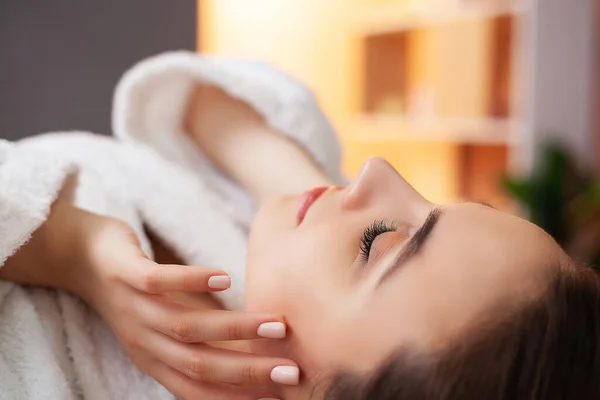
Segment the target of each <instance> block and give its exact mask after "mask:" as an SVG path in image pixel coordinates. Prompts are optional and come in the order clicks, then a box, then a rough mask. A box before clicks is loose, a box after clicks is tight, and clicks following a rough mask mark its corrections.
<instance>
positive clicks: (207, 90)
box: [185, 85, 333, 201]
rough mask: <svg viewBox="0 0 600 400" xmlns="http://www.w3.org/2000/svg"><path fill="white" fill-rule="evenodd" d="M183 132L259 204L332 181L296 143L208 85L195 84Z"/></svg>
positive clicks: (245, 106)
mask: <svg viewBox="0 0 600 400" xmlns="http://www.w3.org/2000/svg"><path fill="white" fill-rule="evenodd" d="M185 128H186V131H187V132H188V133H189V134H190V135H191V136H192V137H193V138H194V140H195V141H196V142H197V143H198V145H199V146H200V147H201V148H202V149H203V150H204V151H205V152H206V153H207V154H208V155H209V157H211V159H212V160H213V161H214V162H215V163H216V164H217V165H218V166H219V167H221V168H222V169H223V170H224V171H225V172H226V173H227V174H229V175H230V176H231V177H232V178H233V179H234V180H236V181H237V182H239V183H240V184H241V185H242V186H244V187H245V188H246V189H247V190H249V191H250V193H252V194H253V195H254V196H255V198H257V199H258V200H259V201H263V200H265V199H268V198H269V197H272V196H277V195H281V194H290V193H300V192H303V191H304V190H307V189H309V188H311V187H314V186H328V185H332V184H333V183H332V182H331V181H330V180H329V179H328V178H327V176H326V175H325V173H323V171H322V170H321V169H320V168H319V167H318V166H317V165H316V164H315V162H314V161H313V159H312V158H311V157H310V156H309V155H308V154H307V153H306V152H305V151H304V149H302V148H301V147H300V146H299V145H298V144H297V143H295V142H293V141H292V140H290V139H288V138H286V137H284V136H283V135H281V134H279V133H277V132H276V131H274V130H273V129H272V128H270V127H269V126H268V125H267V124H266V122H265V121H264V118H263V117H262V116H260V115H259V114H258V113H257V112H256V111H254V110H253V109H252V108H251V107H250V106H249V105H248V104H246V103H244V102H242V101H240V100H237V99H234V98H232V97H230V96H229V95H227V94H226V93H225V92H223V91H222V90H221V89H219V88H217V87H214V86H202V85H198V86H196V89H195V92H194V95H193V96H192V98H191V100H190V103H189V107H188V110H187V116H186V120H185Z"/></svg>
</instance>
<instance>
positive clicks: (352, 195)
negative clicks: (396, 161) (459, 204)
mask: <svg viewBox="0 0 600 400" xmlns="http://www.w3.org/2000/svg"><path fill="white" fill-rule="evenodd" d="M386 200H392V201H394V202H395V203H398V201H399V200H401V201H402V202H404V201H406V202H426V200H425V199H424V198H423V197H422V196H421V195H420V194H419V193H418V192H417V191H416V190H415V189H414V188H413V187H412V186H411V185H410V184H409V183H408V182H406V181H405V180H404V178H402V176H401V175H400V174H398V172H396V170H395V169H394V167H392V165H391V164H390V163H388V162H387V161H385V160H384V159H382V158H380V157H374V158H370V159H368V160H367V161H365V163H364V164H363V166H362V168H361V170H360V172H359V173H358V175H357V177H356V179H355V180H354V182H353V183H352V184H351V185H350V187H349V188H348V192H347V194H346V196H345V198H344V208H346V209H357V208H361V207H366V206H368V205H369V204H371V203H372V202H375V201H386Z"/></svg>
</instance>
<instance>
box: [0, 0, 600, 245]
mask: <svg viewBox="0 0 600 400" xmlns="http://www.w3.org/2000/svg"><path fill="white" fill-rule="evenodd" d="M599 22H600V4H599V2H598V1H597V0H303V1H299V0H256V1H252V2H250V1H248V0H199V1H197V2H196V1H192V0H179V1H176V2H173V1H166V0H128V1H126V2H117V1H116V0H115V1H103V2H81V1H76V0H53V1H52V2H39V1H35V0H2V2H1V3H0V51H2V52H1V53H0V54H2V56H1V58H0V135H1V137H3V138H11V139H16V138H18V137H23V136H26V135H30V134H34V133H39V132H44V131H50V130H64V129H83V130H93V131H97V132H100V133H108V134H110V130H109V124H110V96H111V94H112V90H113V87H114V84H115V83H116V81H117V80H118V78H119V76H120V74H121V73H122V72H123V71H125V70H126V69H127V68H128V67H129V66H130V65H132V64H133V63H134V62H135V61H137V60H139V59H141V58H143V57H146V56H149V55H151V54H154V53H158V52H161V51H164V50H169V49H180V48H187V49H196V50H198V51H199V52H201V53H208V54H218V55H223V56H230V57H238V58H251V59H261V60H266V61H268V62H270V63H272V64H274V65H275V66H278V67H279V68H281V69H283V70H285V71H288V72H289V73H291V74H293V75H295V76H297V77H299V78H300V79H301V80H303V81H304V82H306V83H307V84H308V85H309V86H310V87H311V88H312V89H313V90H314V92H315V93H316V95H317V97H318V99H319V101H320V103H321V105H322V107H323V108H324V109H325V112H326V113H327V115H328V116H329V117H330V118H331V120H332V121H333V123H334V125H335V126H336V128H337V131H338V134H339V138H340V141H341V143H342V145H343V151H344V170H345V171H346V173H347V174H348V175H349V176H350V177H352V176H353V175H354V174H356V173H357V171H358V170H359V168H360V165H361V164H362V162H363V161H364V159H365V158H367V157H370V156H375V155H378V156H383V157H385V158H386V159H388V160H389V161H390V162H391V163H392V164H393V165H394V166H395V167H396V168H397V169H398V170H399V171H400V172H401V173H402V174H403V175H404V176H405V177H406V178H407V179H408V180H409V181H410V182H411V183H412V184H413V185H414V186H415V187H416V188H417V189H418V190H419V191H421V192H422V193H424V194H425V195H426V196H427V197H428V198H430V199H431V200H433V201H439V202H446V201H460V200H465V199H473V200H479V201H484V202H488V203H490V204H492V205H494V206H496V207H498V208H501V209H506V210H508V211H523V210H524V211H526V212H527V214H526V215H530V216H532V219H534V220H536V218H537V220H536V222H538V223H540V224H541V225H544V223H543V221H544V218H548V219H552V218H554V219H557V217H556V215H557V213H564V214H565V216H564V219H565V220H566V221H567V222H566V225H567V226H566V227H565V228H564V229H566V230H567V231H569V232H571V233H572V232H574V231H581V229H580V228H581V225H580V220H581V218H582V217H581V216H575V215H573V208H574V207H578V208H579V209H581V207H582V206H581V205H582V204H584V203H585V204H588V205H589V204H592V205H593V206H590V207H591V208H589V209H587V208H586V211H585V213H584V214H585V215H588V217H585V218H588V219H585V218H583V219H584V220H585V221H587V222H586V223H588V222H589V215H593V216H595V217H594V218H593V220H594V221H595V222H594V223H595V224H596V225H595V226H596V228H595V229H596V231H595V232H596V233H595V235H596V236H593V235H592V236H590V235H589V234H588V235H587V236H586V240H587V241H588V242H589V241H592V242H593V241H595V240H596V239H597V243H600V233H599V232H600V228H599V227H598V226H597V225H598V224H597V221H598V220H599V219H600V218H598V216H599V215H600V213H599V211H600V206H598V204H600V190H598V189H597V188H598V185H597V182H598V180H597V177H598V172H600V157H599V156H600V117H599V116H598V114H599V113H598V111H599V110H600V62H599V55H600V29H598V23H599ZM550 143H558V145H557V146H555V147H553V149H551V150H547V149H548V145H549V144H550ZM545 149H546V150H545ZM544 168H545V170H544ZM536 171H537V172H536ZM553 171H554V172H553ZM556 171H559V172H556ZM573 171H575V172H573ZM574 176H575V177H577V179H578V182H580V183H581V185H579V186H578V185H575V187H576V189H573V185H567V183H568V182H566V181H565V180H568V181H569V182H570V181H571V180H573V179H575V178H573V177H574ZM506 177H512V178H511V180H507V179H506ZM567 178H568V179H567ZM553 180H554V181H553ZM540 182H541V183H540ZM548 182H555V183H554V184H553V185H554V186H552V184H550V183H548ZM556 182H557V183H556ZM544 185H545V186H544ZM548 185H550V186H548ZM564 186H569V188H568V190H567V189H565V188H564ZM548 187H553V188H554V189H556V190H557V194H556V196H558V197H557V199H555V201H554V202H553V203H552V204H553V206H552V207H549V206H548V205H547V204H546V203H548V202H549V201H548V198H550V197H551V196H550V195H549V190H550V189H548ZM536 188H537V189H536ZM540 188H541V189H540ZM557 188H558V189H557ZM542 189H543V190H542ZM590 193H591V194H590ZM536 196H537V197H536ZM582 196H583V197H585V198H586V199H588V200H586V201H587V203H586V202H585V201H584V200H582ZM586 196H587V197H586ZM594 196H597V198H596V197H594ZM590 199H592V200H590ZM594 199H595V200H594ZM516 200H518V201H516ZM517 204H520V207H521V208H517ZM540 204H541V205H540ZM573 204H576V205H577V206H574V205H573ZM523 205H524V206H525V209H524V208H523ZM597 206H598V207H597ZM536 207H537V208H536ZM540 207H541V208H540ZM544 207H546V208H544ZM594 207H596V208H594ZM536 210H537V211H536ZM540 210H541V211H540ZM540 213H541V215H543V217H539V218H538V217H536V215H540ZM544 213H546V214H547V215H548V217H547V216H545V215H546V214H544ZM561 215H562V214H561ZM561 218H562V217H561ZM576 220H577V221H578V222H577V223H575V222H574V221H576ZM540 221H541V222H540ZM546 228H547V229H550V228H548V227H546Z"/></svg>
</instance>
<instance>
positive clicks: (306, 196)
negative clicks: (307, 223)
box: [297, 186, 329, 225]
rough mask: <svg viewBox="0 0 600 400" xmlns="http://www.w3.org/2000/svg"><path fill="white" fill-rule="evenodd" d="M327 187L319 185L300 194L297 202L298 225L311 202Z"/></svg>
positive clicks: (327, 187)
mask: <svg viewBox="0 0 600 400" xmlns="http://www.w3.org/2000/svg"><path fill="white" fill-rule="evenodd" d="M327 189H329V186H319V187H316V188H312V189H310V190H307V191H306V192H304V193H302V195H301V196H300V201H299V202H298V214H297V222H298V225H300V224H301V223H302V221H304V217H306V213H307V212H308V210H309V209H310V206H312V205H313V203H314V202H315V201H317V199H318V198H319V197H321V195H322V194H323V193H325V192H326V191H327Z"/></svg>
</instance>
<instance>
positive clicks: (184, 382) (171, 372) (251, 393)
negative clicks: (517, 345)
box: [153, 364, 276, 400]
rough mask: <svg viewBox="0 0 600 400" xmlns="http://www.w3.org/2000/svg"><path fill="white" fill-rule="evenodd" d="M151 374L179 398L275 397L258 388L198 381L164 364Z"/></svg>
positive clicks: (246, 399) (249, 399)
mask: <svg viewBox="0 0 600 400" xmlns="http://www.w3.org/2000/svg"><path fill="white" fill-rule="evenodd" d="M153 376H154V377H160V378H157V380H158V381H159V382H160V383H161V384H162V385H163V386H164V387H165V388H167V390H169V391H170V392H171V393H172V394H173V395H175V396H177V398H178V399H181V400H195V399H199V400H204V399H211V400H256V399H266V398H275V397H276V396H275V395H273V394H272V393H269V392H267V391H263V390H260V389H254V388H242V387H238V386H233V385H226V384H216V383H207V382H198V381H195V380H193V379H191V378H189V377H188V376H186V375H185V374H182V373H181V372H179V371H177V370H175V369H173V368H170V367H169V366H167V365H165V364H161V365H160V367H158V368H157V369H156V370H155V371H153Z"/></svg>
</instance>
